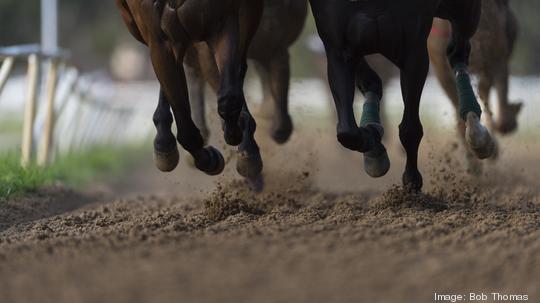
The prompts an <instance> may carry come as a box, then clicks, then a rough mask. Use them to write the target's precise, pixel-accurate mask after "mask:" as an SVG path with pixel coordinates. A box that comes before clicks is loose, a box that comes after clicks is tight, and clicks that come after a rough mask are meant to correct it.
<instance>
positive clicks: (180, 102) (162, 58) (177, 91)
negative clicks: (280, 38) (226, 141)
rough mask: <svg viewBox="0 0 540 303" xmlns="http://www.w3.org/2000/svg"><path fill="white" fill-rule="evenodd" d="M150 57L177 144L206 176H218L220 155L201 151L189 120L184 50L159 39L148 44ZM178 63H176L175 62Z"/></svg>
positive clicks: (221, 164) (201, 143) (197, 134)
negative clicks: (166, 104) (169, 107)
mask: <svg viewBox="0 0 540 303" xmlns="http://www.w3.org/2000/svg"><path fill="white" fill-rule="evenodd" d="M149 47H150V57H151V60H152V65H153V66H154V70H155V72H156V76H157V78H158V79H159V82H160V83H161V87H162V89H163V92H164V94H163V98H162V99H163V100H167V103H168V104H169V105H170V106H171V108H172V111H173V114H174V118H175V120H176V125H177V129H178V134H177V138H178V142H179V143H180V145H182V147H183V148H184V149H185V150H187V151H188V152H189V153H190V154H191V155H192V156H193V158H194V160H195V166H196V167H197V168H198V169H199V170H201V171H203V172H205V173H206V174H209V175H217V174H220V173H221V172H222V171H223V169H224V166H225V161H224V159H223V156H222V155H221V153H220V152H219V151H218V150H217V149H215V148H214V147H211V146H209V147H204V139H203V137H202V136H201V133H200V131H199V129H198V128H197V126H196V125H195V123H194V122H193V120H192V119H191V108H190V105H189V94H188V88H187V83H186V77H185V72H184V68H183V65H182V61H183V57H184V53H185V50H182V49H180V48H178V47H177V48H176V55H177V57H178V59H175V53H173V51H172V50H171V48H170V45H169V44H167V43H166V42H163V41H160V40H159V39H153V40H151V41H150V43H149ZM177 60H178V61H177Z"/></svg>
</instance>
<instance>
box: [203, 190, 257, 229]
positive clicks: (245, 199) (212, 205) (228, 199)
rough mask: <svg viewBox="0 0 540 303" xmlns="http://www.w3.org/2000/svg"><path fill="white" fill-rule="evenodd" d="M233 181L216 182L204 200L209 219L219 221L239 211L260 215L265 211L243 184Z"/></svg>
mask: <svg viewBox="0 0 540 303" xmlns="http://www.w3.org/2000/svg"><path fill="white" fill-rule="evenodd" d="M240 183H241V182H238V181H237V182H233V183H231V184H229V185H223V184H218V185H217V188H216V190H215V191H214V192H213V193H212V194H211V195H210V197H208V198H206V199H205V200H204V209H205V214H206V215H207V216H208V218H209V219H210V220H213V221H220V220H223V219H225V218H227V217H230V216H234V215H237V214H239V213H242V212H244V213H247V214H253V215H262V214H264V213H265V209H264V207H262V206H261V205H260V204H259V203H258V201H255V200H254V199H253V196H252V195H251V194H250V193H249V190H247V189H243V188H244V187H245V184H240Z"/></svg>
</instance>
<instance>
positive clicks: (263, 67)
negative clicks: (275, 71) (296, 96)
mask: <svg viewBox="0 0 540 303" xmlns="http://www.w3.org/2000/svg"><path fill="white" fill-rule="evenodd" d="M253 63H254V66H255V69H256V70H257V74H258V75H259V79H260V81H261V88H262V93H263V99H262V103H261V106H260V107H259V110H258V111H257V116H258V117H261V118H265V119H271V118H272V117H273V116H274V112H275V109H274V100H273V96H272V89H271V86H270V72H269V71H268V63H267V62H257V61H253Z"/></svg>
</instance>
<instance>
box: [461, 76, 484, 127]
mask: <svg viewBox="0 0 540 303" xmlns="http://www.w3.org/2000/svg"><path fill="white" fill-rule="evenodd" d="M455 71H456V74H457V75H456V84H457V90H458V98H459V115H460V117H461V118H462V119H463V120H466V119H467V114H468V113H470V112H473V113H476V114H477V115H478V117H479V118H480V117H481V116H482V108H481V107H480V104H478V100H477V99H476V96H475V95H474V90H473V88H472V85H471V77H470V76H469V74H468V73H467V66H466V65H459V66H456V67H455Z"/></svg>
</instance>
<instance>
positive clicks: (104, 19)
mask: <svg viewBox="0 0 540 303" xmlns="http://www.w3.org/2000/svg"><path fill="white" fill-rule="evenodd" d="M487 1H492V0H487ZM511 4H512V7H513V8H514V10H515V12H516V15H517V16H518V18H519V20H520V22H521V34H520V37H519V41H518V45H517V48H516V52H515V54H514V59H513V62H512V72H513V73H514V74H538V73H540V56H539V54H540V31H539V30H538V28H539V26H538V25H539V23H540V22H539V20H538V12H540V1H538V0H519V1H517V0H514V1H511ZM59 5H60V10H61V11H60V43H61V45H62V46H63V47H65V48H67V49H70V50H71V51H72V52H73V61H74V63H75V64H76V65H77V66H79V67H80V68H82V69H83V70H87V71H88V70H95V69H107V68H108V66H109V58H110V55H111V53H112V52H113V50H114V48H115V46H116V45H118V44H119V43H121V42H130V43H133V42H132V41H133V39H131V37H129V34H128V32H127V31H126V29H125V27H124V26H123V24H122V21H121V18H120V17H119V15H118V12H117V9H116V7H115V4H114V1H112V0H108V1H88V0H60V1H59ZM39 16H40V15H39V4H38V1H35V0H34V1H21V0H0V46H6V45H13V44H23V43H34V42H37V41H39V20H40V18H39ZM314 30H315V27H314V25H313V21H312V19H310V20H309V21H308V24H307V27H306V31H305V32H304V39H305V38H307V37H309V35H310V34H312V33H313V32H314ZM294 52H296V54H295V55H296V56H294V58H295V60H294V68H293V70H294V74H295V76H297V77H302V76H306V75H309V74H312V72H313V71H310V70H309V67H310V66H312V64H310V63H309V62H311V59H310V58H309V55H310V53H309V51H308V49H307V46H306V43H303V42H302V41H300V42H299V43H297V45H296V47H295V50H294Z"/></svg>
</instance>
